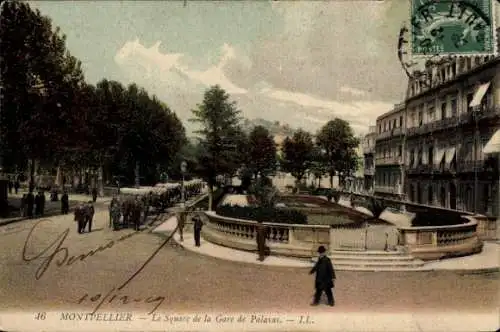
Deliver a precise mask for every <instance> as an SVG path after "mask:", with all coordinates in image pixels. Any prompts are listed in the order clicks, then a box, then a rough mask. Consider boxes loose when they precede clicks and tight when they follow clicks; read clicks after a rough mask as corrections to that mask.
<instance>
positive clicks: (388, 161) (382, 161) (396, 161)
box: [376, 156, 403, 165]
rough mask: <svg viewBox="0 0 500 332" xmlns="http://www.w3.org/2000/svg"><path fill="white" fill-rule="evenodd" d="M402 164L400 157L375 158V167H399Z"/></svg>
mask: <svg viewBox="0 0 500 332" xmlns="http://www.w3.org/2000/svg"><path fill="white" fill-rule="evenodd" d="M401 164H403V157H402V156H394V157H385V158H377V160H376V165H401Z"/></svg>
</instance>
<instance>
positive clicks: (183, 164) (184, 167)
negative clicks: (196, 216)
mask: <svg viewBox="0 0 500 332" xmlns="http://www.w3.org/2000/svg"><path fill="white" fill-rule="evenodd" d="M186 170H187V163H186V162H185V161H184V160H183V161H182V162H181V174H182V182H181V206H182V207H183V208H184V207H185V205H186V193H185V188H184V175H185V174H186Z"/></svg>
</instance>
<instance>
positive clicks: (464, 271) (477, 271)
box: [157, 232, 500, 275]
mask: <svg viewBox="0 0 500 332" xmlns="http://www.w3.org/2000/svg"><path fill="white" fill-rule="evenodd" d="M162 233H163V234H164V233H167V232H157V234H162ZM172 239H173V240H174V242H175V243H176V245H177V246H179V247H180V248H182V249H184V250H186V251H189V252H192V253H194V254H197V255H200V256H207V257H210V258H213V259H220V260H224V261H228V262H233V263H239V264H251V265H258V266H271V267H277V268H295V269H304V268H310V267H307V266H291V265H275V264H261V263H258V262H243V261H238V260H233V259H230V258H226V257H216V256H212V255H210V254H208V253H204V252H199V251H195V250H193V249H191V248H190V247H188V246H184V245H183V243H182V242H180V240H179V239H178V237H177V236H175V235H174V236H173V237H172ZM232 250H237V249H232ZM238 251H242V250H238ZM297 262H301V261H299V260H297ZM304 262H306V261H304ZM307 263H309V261H307ZM310 263H311V266H312V262H310ZM335 270H336V271H350V272H391V273H394V272H396V273H397V272H417V273H419V272H453V273H457V274H463V275H476V274H477V275H480V274H487V273H496V272H500V268H499V267H489V268H480V269H473V270H472V269H471V270H468V269H436V268H430V267H425V265H424V266H423V267H422V268H420V269H400V270H388V269H375V268H363V267H359V268H342V267H341V266H338V265H336V266H335Z"/></svg>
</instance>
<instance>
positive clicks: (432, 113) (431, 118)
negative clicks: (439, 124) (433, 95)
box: [427, 106, 436, 122]
mask: <svg viewBox="0 0 500 332" xmlns="http://www.w3.org/2000/svg"><path fill="white" fill-rule="evenodd" d="M427 112H428V113H427V114H428V115H429V122H432V121H434V120H436V108H435V107H434V106H431V107H429V110H428V111H427Z"/></svg>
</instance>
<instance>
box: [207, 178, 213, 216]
mask: <svg viewBox="0 0 500 332" xmlns="http://www.w3.org/2000/svg"><path fill="white" fill-rule="evenodd" d="M207 187H208V211H213V210H212V204H213V199H214V197H213V196H214V187H213V185H212V184H208V186H207Z"/></svg>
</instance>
